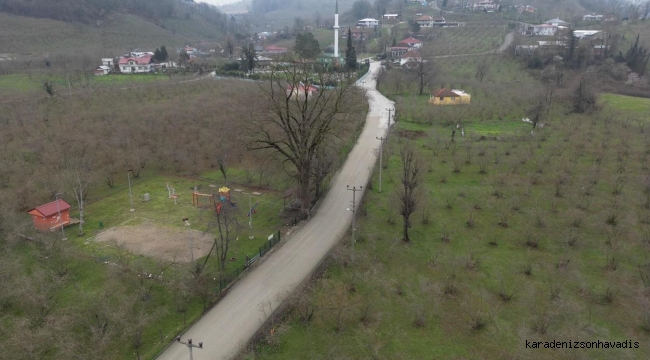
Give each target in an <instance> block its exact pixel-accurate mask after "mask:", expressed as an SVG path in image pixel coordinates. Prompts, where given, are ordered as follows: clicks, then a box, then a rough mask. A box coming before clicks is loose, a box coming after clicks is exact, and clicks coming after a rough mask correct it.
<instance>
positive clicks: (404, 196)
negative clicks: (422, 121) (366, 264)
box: [397, 143, 422, 241]
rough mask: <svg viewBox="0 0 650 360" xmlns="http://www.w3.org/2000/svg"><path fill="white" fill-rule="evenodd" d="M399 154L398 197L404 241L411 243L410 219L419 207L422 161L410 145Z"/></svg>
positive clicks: (405, 145) (406, 145) (404, 147)
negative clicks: (400, 166)
mask: <svg viewBox="0 0 650 360" xmlns="http://www.w3.org/2000/svg"><path fill="white" fill-rule="evenodd" d="M399 154H400V160H401V161H402V174H401V177H400V185H399V186H398V187H397V197H398V199H399V202H400V215H402V219H403V220H404V228H403V230H404V231H403V236H404V238H403V240H404V241H411V239H410V238H409V228H410V227H411V220H410V218H411V214H413V212H415V209H416V208H417V205H418V199H419V194H418V191H419V186H420V180H421V176H422V161H421V160H420V158H419V157H418V155H417V153H416V151H415V147H414V146H413V145H412V144H410V143H406V144H404V146H402V148H401V149H400V152H399Z"/></svg>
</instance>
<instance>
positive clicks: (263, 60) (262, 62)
mask: <svg viewBox="0 0 650 360" xmlns="http://www.w3.org/2000/svg"><path fill="white" fill-rule="evenodd" d="M236 61H238V62H240V63H241V62H244V61H246V60H245V59H244V58H242V57H238V58H237V59H236ZM271 66H273V59H271V58H268V57H265V56H262V55H259V54H257V55H255V70H269V69H270V68H271Z"/></svg>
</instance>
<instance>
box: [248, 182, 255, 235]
mask: <svg viewBox="0 0 650 360" xmlns="http://www.w3.org/2000/svg"><path fill="white" fill-rule="evenodd" d="M247 194H248V228H249V230H250V235H248V238H249V239H251V240H252V239H255V236H253V207H252V205H251V204H252V202H251V193H247Z"/></svg>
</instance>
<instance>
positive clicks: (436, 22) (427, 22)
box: [413, 15, 447, 27]
mask: <svg viewBox="0 0 650 360" xmlns="http://www.w3.org/2000/svg"><path fill="white" fill-rule="evenodd" d="M413 21H414V22H415V23H417V24H418V25H420V27H434V26H445V24H446V23H447V20H445V18H443V17H442V16H436V17H433V16H430V15H422V16H419V17H416V18H415V19H413Z"/></svg>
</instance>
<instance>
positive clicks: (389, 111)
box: [386, 109, 395, 127]
mask: <svg viewBox="0 0 650 360" xmlns="http://www.w3.org/2000/svg"><path fill="white" fill-rule="evenodd" d="M386 110H388V126H389V127H390V119H391V118H390V113H391V112H393V111H395V109H386Z"/></svg>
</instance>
